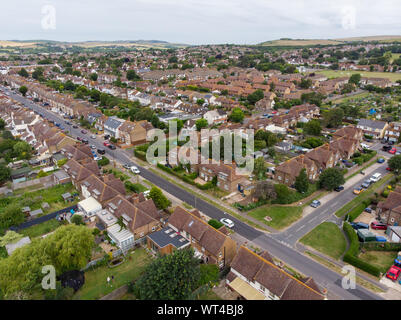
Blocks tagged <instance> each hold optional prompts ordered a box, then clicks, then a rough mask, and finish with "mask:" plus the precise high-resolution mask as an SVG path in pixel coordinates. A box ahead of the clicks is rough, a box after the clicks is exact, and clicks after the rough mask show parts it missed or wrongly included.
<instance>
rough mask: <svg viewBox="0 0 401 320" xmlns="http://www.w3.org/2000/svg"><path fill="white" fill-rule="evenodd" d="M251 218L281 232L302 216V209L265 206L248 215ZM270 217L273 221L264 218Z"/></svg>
mask: <svg viewBox="0 0 401 320" xmlns="http://www.w3.org/2000/svg"><path fill="white" fill-rule="evenodd" d="M248 214H249V215H250V216H251V217H253V218H255V219H258V220H260V221H262V222H264V223H265V224H267V225H268V226H270V227H272V228H274V229H277V230H280V229H283V228H285V227H287V226H289V225H291V224H292V223H294V222H295V221H297V220H298V219H299V218H301V216H302V208H301V207H287V206H270V205H268V206H264V207H260V208H257V209H255V210H253V211H251V212H249V213H248ZM266 216H269V217H270V218H272V221H266V220H265V219H264V218H265V217H266Z"/></svg>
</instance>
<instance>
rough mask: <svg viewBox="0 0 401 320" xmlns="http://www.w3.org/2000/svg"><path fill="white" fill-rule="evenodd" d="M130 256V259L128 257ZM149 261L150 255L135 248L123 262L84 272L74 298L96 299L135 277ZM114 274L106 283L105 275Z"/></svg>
mask: <svg viewBox="0 0 401 320" xmlns="http://www.w3.org/2000/svg"><path fill="white" fill-rule="evenodd" d="M128 257H131V259H128ZM150 262H151V257H150V256H149V255H148V254H147V253H146V251H145V250H144V249H136V250H135V252H134V253H133V254H129V255H128V256H127V258H126V261H124V263H123V264H121V265H119V266H117V267H115V268H109V267H108V266H102V267H98V268H95V269H93V270H91V269H89V270H87V271H86V272H85V284H84V285H83V287H82V288H81V289H80V290H79V291H78V292H77V293H76V294H75V295H74V297H73V299H75V300H96V299H99V298H101V297H103V296H105V295H106V294H109V293H110V292H112V291H113V290H115V289H117V288H119V287H121V286H123V285H125V284H127V283H129V282H131V281H133V280H135V279H137V278H138V277H139V276H140V275H141V273H142V272H143V271H144V270H145V268H146V266H147V265H148V264H149V263H150ZM112 275H113V276H114V283H113V284H112V286H110V285H108V284H107V277H110V278H111V276H112Z"/></svg>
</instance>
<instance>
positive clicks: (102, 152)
mask: <svg viewBox="0 0 401 320" xmlns="http://www.w3.org/2000/svg"><path fill="white" fill-rule="evenodd" d="M97 153H99V154H105V153H106V150H104V149H97Z"/></svg>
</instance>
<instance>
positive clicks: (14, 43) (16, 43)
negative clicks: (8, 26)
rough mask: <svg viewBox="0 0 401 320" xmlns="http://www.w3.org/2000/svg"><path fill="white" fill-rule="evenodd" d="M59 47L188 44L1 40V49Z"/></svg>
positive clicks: (158, 41)
mask: <svg viewBox="0 0 401 320" xmlns="http://www.w3.org/2000/svg"><path fill="white" fill-rule="evenodd" d="M46 44H48V45H58V46H65V47H72V46H78V47H84V48H95V47H135V48H139V49H147V48H155V49H168V48H184V47H188V45H186V44H180V43H170V42H167V41H161V40H118V41H101V40H94V41H80V42H64V41H53V40H0V47H23V48H28V47H29V48H34V47H37V46H40V45H46Z"/></svg>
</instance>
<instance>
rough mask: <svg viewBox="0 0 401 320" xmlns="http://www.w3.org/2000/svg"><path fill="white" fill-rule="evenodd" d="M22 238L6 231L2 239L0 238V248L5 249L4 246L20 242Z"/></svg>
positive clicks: (17, 234) (20, 235)
mask: <svg viewBox="0 0 401 320" xmlns="http://www.w3.org/2000/svg"><path fill="white" fill-rule="evenodd" d="M23 237H24V236H23V235H22V234H19V233H17V232H15V231H11V230H8V231H7V232H6V234H5V235H4V236H3V237H0V247H5V246H6V244H9V243H15V242H18V241H19V240H21V239H22V238H23Z"/></svg>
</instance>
